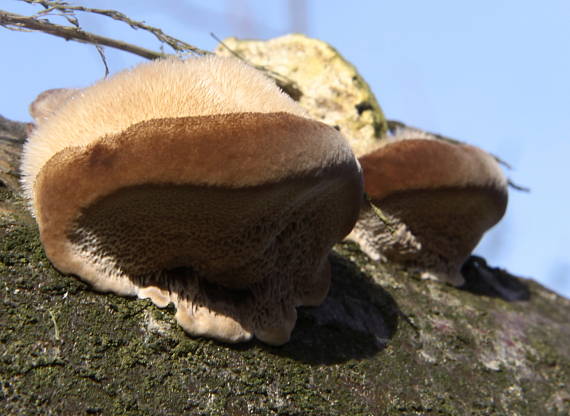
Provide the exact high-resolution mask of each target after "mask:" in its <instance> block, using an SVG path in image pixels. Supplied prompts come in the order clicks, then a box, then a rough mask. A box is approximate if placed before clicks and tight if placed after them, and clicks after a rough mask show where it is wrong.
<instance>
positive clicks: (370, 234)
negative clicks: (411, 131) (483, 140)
mask: <svg viewBox="0 0 570 416" xmlns="http://www.w3.org/2000/svg"><path fill="white" fill-rule="evenodd" d="M419 137H420V138H417V139H416V138H414V135H412V136H409V137H405V139H400V140H398V138H396V140H393V141H391V142H389V143H388V144H386V145H384V146H382V147H380V148H378V149H376V150H375V151H373V152H371V153H369V154H367V155H364V156H362V157H361V158H360V159H359V161H360V164H361V166H362V171H363V176H364V183H365V191H366V193H367V194H368V196H369V199H370V203H371V204H373V205H374V206H376V207H378V208H380V210H381V211H382V213H383V214H384V215H385V216H386V217H387V220H388V223H391V224H389V225H386V224H385V223H384V222H383V221H381V220H379V219H378V218H377V215H376V213H375V211H374V209H373V207H372V206H370V204H369V202H365V203H364V204H365V207H364V209H363V212H362V214H361V219H360V221H359V223H358V225H357V226H356V227H355V230H354V231H353V233H352V235H351V238H353V239H354V240H356V241H357V242H359V243H360V244H361V246H362V248H363V249H364V250H365V251H367V252H368V254H369V255H370V256H371V257H372V258H375V259H379V258H380V257H381V255H385V256H387V257H389V258H392V259H397V260H402V261H405V262H408V263H412V264H416V265H418V266H420V267H421V268H422V269H423V270H426V271H427V273H426V274H425V276H426V277H432V278H435V279H437V280H441V281H446V282H449V283H451V284H453V285H456V286H458V285H461V284H463V282H464V280H463V277H462V276H461V273H460V268H461V265H462V264H463V263H464V261H465V260H466V258H467V257H468V256H469V254H470V253H471V251H472V250H473V249H474V248H475V246H476V245H477V243H478V242H479V240H480V239H481V237H482V235H483V234H484V233H485V232H486V231H487V230H488V229H489V228H491V227H492V226H493V225H495V224H496V223H497V222H498V221H499V220H500V219H501V218H502V216H503V215H504V213H505V210H506V206H507V199H508V197H507V180H506V178H505V176H504V174H503V172H502V171H501V169H500V167H499V165H498V163H497V162H496V161H495V159H494V158H493V157H492V156H491V155H489V154H488V153H486V152H484V151H483V150H481V149H479V148H477V147H474V146H470V145H464V144H452V143H448V142H444V141H441V140H436V139H433V138H431V137H422V136H419Z"/></svg>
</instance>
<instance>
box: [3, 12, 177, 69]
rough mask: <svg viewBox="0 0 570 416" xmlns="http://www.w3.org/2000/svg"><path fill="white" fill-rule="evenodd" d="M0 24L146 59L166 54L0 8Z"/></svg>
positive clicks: (12, 28) (13, 28)
mask: <svg viewBox="0 0 570 416" xmlns="http://www.w3.org/2000/svg"><path fill="white" fill-rule="evenodd" d="M0 26H4V27H5V28H6V29H11V30H22V29H29V30H37V31H40V32H44V33H48V34H50V35H53V36H58V37H60V38H64V39H65V40H74V41H77V42H81V43H88V44H98V45H105V46H109V47H111V48H115V49H120V50H123V51H126V52H130V53H133V54H135V55H139V56H142V57H143V58H147V59H156V58H163V57H165V56H166V55H165V54H163V53H160V52H155V51H152V50H150V49H146V48H141V47H140V46H136V45H132V44H130V43H126V42H123V41H120V40H116V39H111V38H108V37H105V36H100V35H96V34H94V33H90V32H86V31H84V30H82V29H79V28H77V27H72V26H62V25H57V24H54V23H51V22H50V21H48V20H45V19H38V18H35V17H29V16H21V15H19V14H15V13H10V12H6V11H4V10H0Z"/></svg>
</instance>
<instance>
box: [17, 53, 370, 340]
mask: <svg viewBox="0 0 570 416" xmlns="http://www.w3.org/2000/svg"><path fill="white" fill-rule="evenodd" d="M47 96H48V97H51V98H50V100H51V99H56V98H57V96H60V97H62V100H63V101H62V103H61V106H60V108H58V109H57V111H51V110H50V111H48V112H41V114H42V117H43V118H42V119H41V120H36V121H37V128H36V129H35V130H34V132H33V134H32V136H31V137H30V139H29V141H28V142H27V144H26V146H25V150H24V156H23V162H22V173H23V186H24V190H25V193H26V196H27V198H28V199H29V201H30V207H31V210H32V212H33V214H34V215H35V217H36V219H37V222H38V225H39V229H40V237H41V241H42V243H43V246H44V249H45V251H46V254H47V256H48V258H49V259H50V261H51V262H52V263H53V264H54V265H55V267H56V268H57V269H59V270H60V271H62V272H64V273H71V274H75V275H77V276H79V277H80V278H81V279H83V280H85V281H86V282H89V283H90V284H91V285H92V286H93V287H94V288H96V289H97V290H100V291H109V292H114V293H117V294H120V295H129V296H138V297H140V298H150V299H151V300H152V301H153V302H154V303H155V304H157V305H159V306H165V305H167V304H169V303H174V305H175V306H176V308H177V313H176V318H177V320H178V322H179V323H180V324H181V325H182V327H183V328H184V329H185V330H186V331H187V332H188V333H190V334H192V335H203V336H207V337H212V338H215V339H218V340H222V341H226V342H241V341H246V340H248V339H250V338H251V337H252V336H256V337H257V338H259V339H260V340H262V341H264V342H266V343H269V344H282V343H284V342H286V341H287V340H288V339H289V337H290V333H291V331H292V329H293V327H294V325H295V321H296V309H295V308H296V307H297V306H299V305H318V304H319V303H321V302H322V301H323V299H324V297H325V296H326V294H327V291H328V287H329V281H330V270H329V264H328V258H327V256H328V254H329V251H330V249H331V247H332V245H333V244H334V243H335V242H338V241H340V240H341V239H342V238H343V237H344V236H345V235H346V234H348V233H349V232H350V230H351V229H352V227H353V225H354V223H355V222H356V220H357V218H358V212H359V209H360V200H361V198H362V177H361V173H360V168H359V166H358V163H357V161H356V160H355V158H354V155H353V154H352V151H351V150H350V147H349V145H348V144H347V142H346V141H345V139H344V137H343V136H342V135H341V134H340V133H338V132H337V131H336V130H335V129H334V128H332V127H329V126H327V125H325V124H323V123H320V122H318V121H314V120H311V119H309V118H307V117H306V115H305V112H304V110H302V109H301V108H300V107H299V106H298V105H297V104H296V103H295V102H293V101H292V100H291V99H290V98H289V97H287V96H286V95H285V94H283V93H281V92H280V91H279V90H278V88H277V87H276V86H275V85H274V84H273V82H271V81H270V80H268V79H267V78H265V77H264V76H263V75H262V74H261V73H259V72H258V71H256V70H254V69H252V68H250V67H248V66H247V65H245V64H243V63H241V62H239V61H237V60H235V59H229V58H216V57H207V58H193V59H188V60H186V61H181V60H175V59H170V60H163V61H158V62H152V63H147V64H144V65H140V66H138V67H136V68H135V69H133V70H130V71H125V72H122V73H119V74H117V75H116V76H114V77H112V78H110V79H108V80H103V81H101V82H98V83H96V84H95V85H93V86H91V87H89V88H86V89H84V90H75V91H73V93H70V94H64V93H62V92H61V91H59V92H58V93H57V95H54V94H51V95H47ZM40 99H41V97H40ZM39 104H41V103H36V105H35V108H36V109H37V108H41V106H40V105H39ZM48 107H49V108H52V107H53V103H52V104H50V106H48Z"/></svg>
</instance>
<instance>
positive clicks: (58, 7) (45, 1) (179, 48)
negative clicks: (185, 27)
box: [22, 0, 211, 59]
mask: <svg viewBox="0 0 570 416" xmlns="http://www.w3.org/2000/svg"><path fill="white" fill-rule="evenodd" d="M22 1H24V2H26V3H29V4H39V5H41V6H43V7H44V8H45V10H44V11H42V12H40V13H39V15H45V14H47V13H51V12H52V11H59V12H61V13H62V15H64V16H65V15H68V14H69V13H73V12H76V11H78V12H85V13H93V14H99V15H102V16H106V17H110V18H111V19H113V20H117V21H120V22H123V23H126V24H128V25H129V26H130V27H132V28H133V29H142V30H145V31H147V32H149V33H152V34H153V35H154V36H155V37H156V38H157V39H158V40H159V41H160V42H161V43H165V44H167V45H168V46H170V47H171V48H172V49H173V50H175V51H176V52H191V53H195V54H197V55H210V54H211V52H209V51H206V50H203V49H200V48H197V47H195V46H192V45H190V44H188V43H186V42H183V41H181V40H179V39H176V38H174V37H172V36H170V35H167V34H166V33H164V32H163V31H162V30H160V29H158V28H155V27H153V26H150V25H147V24H146V23H144V22H140V21H137V20H133V19H131V18H129V17H128V16H126V15H125V14H123V13H121V12H118V11H116V10H105V9H94V8H90V7H83V6H73V5H70V4H68V3H65V2H62V1H50V0H22ZM107 46H111V45H107ZM129 52H130V51H129ZM141 56H142V55H141ZM150 59H153V58H150Z"/></svg>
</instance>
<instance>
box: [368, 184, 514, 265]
mask: <svg viewBox="0 0 570 416" xmlns="http://www.w3.org/2000/svg"><path fill="white" fill-rule="evenodd" d="M372 202H373V203H374V204H375V205H377V206H378V207H380V209H381V210H382V211H383V213H385V214H387V215H388V217H389V218H392V219H396V220H397V221H398V222H401V223H403V224H405V225H406V227H407V229H408V230H409V231H411V233H412V234H413V235H414V237H415V238H416V239H417V241H418V242H419V243H420V244H421V250H420V251H419V252H413V251H407V250H405V249H402V248H401V247H397V246H393V247H380V251H382V252H383V253H385V254H386V255H387V256H389V257H390V258H392V259H398V260H403V261H412V262H414V263H417V264H421V265H422V267H423V268H425V269H428V270H430V269H432V270H435V271H437V272H442V273H458V272H459V268H460V267H461V265H462V264H463V262H464V261H465V259H466V258H467V257H468V256H469V254H470V253H471V251H472V250H473V249H474V248H475V246H476V245H477V243H478V242H479V240H480V239H481V237H482V235H483V233H484V232H485V231H486V230H488V229H489V228H491V227H492V226H493V225H495V224H496V223H497V222H498V221H499V220H500V219H501V218H502V216H503V215H504V212H505V209H506V206H507V194H506V192H502V191H500V190H496V189H489V188H479V187H467V188H443V189H428V190H425V189H424V190H409V191H402V192H396V193H394V194H392V195H390V196H388V197H386V198H384V199H382V200H373V201H372ZM383 232H384V233H389V231H388V230H386V229H384V231H383Z"/></svg>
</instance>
